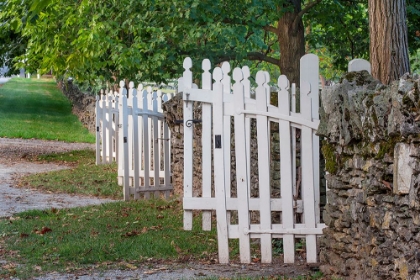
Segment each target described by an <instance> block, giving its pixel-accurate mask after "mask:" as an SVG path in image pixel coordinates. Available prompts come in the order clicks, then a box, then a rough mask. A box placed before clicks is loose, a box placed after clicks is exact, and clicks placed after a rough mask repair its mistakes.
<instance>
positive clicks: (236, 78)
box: [233, 68, 244, 83]
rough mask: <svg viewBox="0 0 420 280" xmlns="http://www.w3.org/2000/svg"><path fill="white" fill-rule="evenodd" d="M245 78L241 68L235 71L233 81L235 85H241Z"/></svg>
mask: <svg viewBox="0 0 420 280" xmlns="http://www.w3.org/2000/svg"><path fill="white" fill-rule="evenodd" d="M243 78H244V75H243V73H242V70H241V68H235V69H234V70H233V80H234V81H235V83H240V82H241V81H242V80H243Z"/></svg>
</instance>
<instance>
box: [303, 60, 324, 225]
mask: <svg viewBox="0 0 420 280" xmlns="http://www.w3.org/2000/svg"><path fill="white" fill-rule="evenodd" d="M300 64H301V66H300V69H301V70H300V73H301V74H300V79H301V85H302V82H305V81H306V82H308V83H309V84H310V87H311V93H310V95H309V96H310V98H311V104H312V115H311V116H312V120H319V58H318V57H317V56H316V55H314V54H307V55H304V56H303V57H302V58H301V60H300ZM317 129H318V127H316V128H314V131H313V132H312V134H313V135H312V142H313V143H312V146H313V150H312V153H313V156H312V159H313V171H314V172H313V175H314V178H313V181H314V191H315V205H317V207H316V209H315V214H316V221H317V222H319V221H320V208H319V201H320V189H319V183H320V181H319V178H320V173H319V172H320V171H319V151H320V146H319V145H320V144H319V136H317V135H315V132H316V130H317Z"/></svg>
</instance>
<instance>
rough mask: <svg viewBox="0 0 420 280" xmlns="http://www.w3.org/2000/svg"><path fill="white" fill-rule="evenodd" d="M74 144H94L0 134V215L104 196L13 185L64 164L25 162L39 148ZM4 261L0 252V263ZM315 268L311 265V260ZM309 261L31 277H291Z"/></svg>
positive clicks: (153, 266) (151, 266)
mask: <svg viewBox="0 0 420 280" xmlns="http://www.w3.org/2000/svg"><path fill="white" fill-rule="evenodd" d="M78 149H94V145H93V144H80V143H70V144H69V143H64V142H58V141H43V140H23V139H7V138H0V218H1V217H3V218H4V217H7V216H11V215H13V214H14V213H18V212H21V211H25V210H29V209H43V208H44V209H45V208H51V207H54V208H62V207H77V206H82V205H90V204H98V203H104V202H108V201H110V200H104V199H98V198H91V197H79V196H71V195H66V194H49V193H42V192H39V191H37V190H34V189H23V188H15V187H13V185H14V180H13V178H14V177H16V176H21V175H24V174H28V173H39V172H48V171H52V170H58V169H63V168H68V167H67V166H63V165H56V164H46V163H38V162H31V161H29V160H28V159H30V158H31V157H33V156H35V155H39V154H49V153H52V152H65V151H71V150H78ZM2 265H7V261H5V260H2V258H1V256H0V269H1V266H2ZM315 268H316V266H315ZM312 273H313V272H312V270H311V267H310V266H308V265H306V264H304V263H303V262H301V263H300V264H296V265H286V264H283V263H277V264H269V265H264V264H259V263H258V264H249V265H242V264H230V265H220V264H203V263H189V262H188V261H187V262H186V263H185V262H183V263H176V262H175V263H162V262H150V263H147V264H145V265H144V266H143V267H138V268H133V267H129V268H127V270H115V269H110V270H105V271H103V270H101V271H98V270H95V269H94V268H92V269H91V270H89V269H85V270H82V271H77V272H75V273H72V274H59V273H49V274H46V275H44V276H42V277H36V278H33V279H37V280H56V279H60V280H70V279H80V280H89V279H95V280H105V279H147V280H157V279H200V278H201V279H202V278H208V277H215V278H217V279H226V278H228V277H262V276H273V275H284V276H286V277H296V276H302V275H311V274H312Z"/></svg>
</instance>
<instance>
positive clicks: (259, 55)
mask: <svg viewBox="0 0 420 280" xmlns="http://www.w3.org/2000/svg"><path fill="white" fill-rule="evenodd" d="M235 57H236V55H235V53H232V54H226V55H223V56H218V57H217V60H216V61H215V63H214V64H215V65H218V64H219V63H222V62H223V61H230V60H234V59H235ZM246 58H247V59H249V60H258V61H265V62H267V63H270V64H274V65H279V63H280V59H276V58H273V57H269V56H267V55H265V54H263V53H260V52H249V53H247V54H246Z"/></svg>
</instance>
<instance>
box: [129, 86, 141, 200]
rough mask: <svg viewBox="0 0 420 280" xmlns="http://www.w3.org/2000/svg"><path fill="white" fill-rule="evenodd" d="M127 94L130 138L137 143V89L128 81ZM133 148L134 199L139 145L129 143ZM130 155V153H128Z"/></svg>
mask: <svg viewBox="0 0 420 280" xmlns="http://www.w3.org/2000/svg"><path fill="white" fill-rule="evenodd" d="M129 95H130V97H131V98H132V111H133V112H132V128H133V129H132V130H131V131H132V137H133V138H130V139H132V141H133V143H139V131H138V128H139V127H138V123H139V121H138V115H137V114H136V112H137V110H138V109H137V105H138V101H137V89H136V88H135V87H134V83H133V82H130V83H129ZM130 147H132V150H133V154H132V160H131V161H132V162H133V169H130V171H131V170H132V171H133V189H134V199H138V198H139V193H138V192H136V191H135V190H136V188H137V187H138V186H139V185H140V182H139V181H140V168H139V165H140V159H139V145H130ZM130 155H131V154H130Z"/></svg>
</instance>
